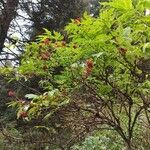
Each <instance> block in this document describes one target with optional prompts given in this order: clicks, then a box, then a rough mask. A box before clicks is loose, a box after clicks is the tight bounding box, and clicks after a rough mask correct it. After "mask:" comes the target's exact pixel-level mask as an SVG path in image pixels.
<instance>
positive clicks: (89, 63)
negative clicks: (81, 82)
mask: <svg viewBox="0 0 150 150" xmlns="http://www.w3.org/2000/svg"><path fill="white" fill-rule="evenodd" d="M93 67H94V63H93V59H92V58H90V59H87V60H86V68H85V71H84V77H85V78H87V77H88V76H89V75H90V74H91V73H92V70H93Z"/></svg>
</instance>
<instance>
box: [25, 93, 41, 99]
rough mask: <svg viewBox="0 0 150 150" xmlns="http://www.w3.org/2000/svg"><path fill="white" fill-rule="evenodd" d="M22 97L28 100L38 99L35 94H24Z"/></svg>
mask: <svg viewBox="0 0 150 150" xmlns="http://www.w3.org/2000/svg"><path fill="white" fill-rule="evenodd" d="M24 97H25V98H28V99H37V98H39V96H38V95H35V94H26V95H25V96H24Z"/></svg>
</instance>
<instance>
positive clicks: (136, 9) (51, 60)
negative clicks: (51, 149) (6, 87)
mask: <svg viewBox="0 0 150 150" xmlns="http://www.w3.org/2000/svg"><path fill="white" fill-rule="evenodd" d="M146 8H149V1H146V0H137V1H134V0H133V1H132V0H113V1H111V2H109V3H103V9H102V10H101V12H100V15H99V16H98V17H97V18H93V17H91V16H89V15H87V14H86V13H85V14H84V17H83V18H77V19H74V20H72V23H70V24H69V25H67V26H66V28H65V31H66V32H67V37H64V36H63V35H61V34H60V33H57V32H50V31H48V30H46V29H45V34H44V35H41V36H39V37H38V39H37V42H33V43H30V44H28V45H27V47H26V52H25V54H24V56H23V59H22V63H21V66H20V67H19V68H18V70H17V72H16V74H17V79H18V80H20V79H21V80H23V79H24V80H29V79H30V78H35V79H36V78H38V79H40V80H39V86H40V88H41V89H42V90H35V91H34V93H29V94H27V95H25V98H27V99H28V101H26V100H21V99H19V100H17V99H16V101H13V102H12V103H10V106H13V107H17V109H18V114H17V116H18V118H23V119H26V120H31V119H35V118H36V119H38V118H40V119H41V118H42V119H49V118H51V117H52V116H53V115H54V114H55V113H57V112H58V111H60V110H61V109H63V108H64V107H65V108H66V107H67V108H69V107H70V104H74V106H75V107H76V111H79V112H80V116H81V118H82V119H81V120H80V121H79V122H78V124H79V125H80V124H82V123H83V122H84V123H83V124H82V126H84V127H85V128H86V131H84V133H85V134H86V133H89V132H91V131H93V130H94V129H99V128H100V126H103V125H105V126H106V127H107V128H109V129H112V130H114V131H115V132H117V133H118V135H119V136H120V137H121V138H122V140H123V141H124V146H126V147H127V148H128V149H133V148H134V149H137V148H138V147H139V145H142V144H143V143H144V141H143V143H140V142H138V141H139V140H140V139H141V137H143V135H144V133H145V132H143V133H142V132H141V131H142V130H143V131H147V129H148V128H149V125H150V118H149V117H150V116H149V115H150V114H149V108H150V102H149V98H150V97H149V95H150V90H149V87H150V59H149V58H150V38H149V37H150V16H145V14H144V11H145V9H146ZM67 110H68V109H66V112H65V113H67ZM70 110H71V109H70ZM62 117H63V114H62ZM83 118H84V119H83ZM70 120H71V119H70ZM75 121H76V120H74V119H72V122H71V123H70V124H73V123H74V122H75ZM85 123H86V124H85ZM82 126H81V127H82ZM74 128H76V129H77V128H78V127H74ZM78 131H80V128H79V130H78ZM80 136H84V134H83V132H82V133H81V132H77V133H76V137H78V139H80V138H79V137H80ZM119 136H117V137H118V139H116V140H118V141H119V138H120V137H119ZM102 139H103V138H102ZM95 140H96V141H97V139H95ZM95 140H94V141H95ZM87 142H88V141H87ZM99 142H100V141H99ZM143 145H144V144H143ZM65 146H66V145H65ZM65 146H64V147H65ZM106 146H107V145H106ZM145 146H147V145H145ZM146 148H147V147H146ZM83 149H84V148H83ZM148 149H149V148H148Z"/></svg>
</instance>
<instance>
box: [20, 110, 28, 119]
mask: <svg viewBox="0 0 150 150" xmlns="http://www.w3.org/2000/svg"><path fill="white" fill-rule="evenodd" d="M20 117H21V118H25V117H28V113H27V112H26V111H23V112H21V113H20Z"/></svg>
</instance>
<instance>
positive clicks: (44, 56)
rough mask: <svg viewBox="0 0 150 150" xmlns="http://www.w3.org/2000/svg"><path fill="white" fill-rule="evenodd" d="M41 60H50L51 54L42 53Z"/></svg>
mask: <svg viewBox="0 0 150 150" xmlns="http://www.w3.org/2000/svg"><path fill="white" fill-rule="evenodd" d="M40 57H41V60H49V58H50V53H49V52H42V53H41V54H40Z"/></svg>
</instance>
